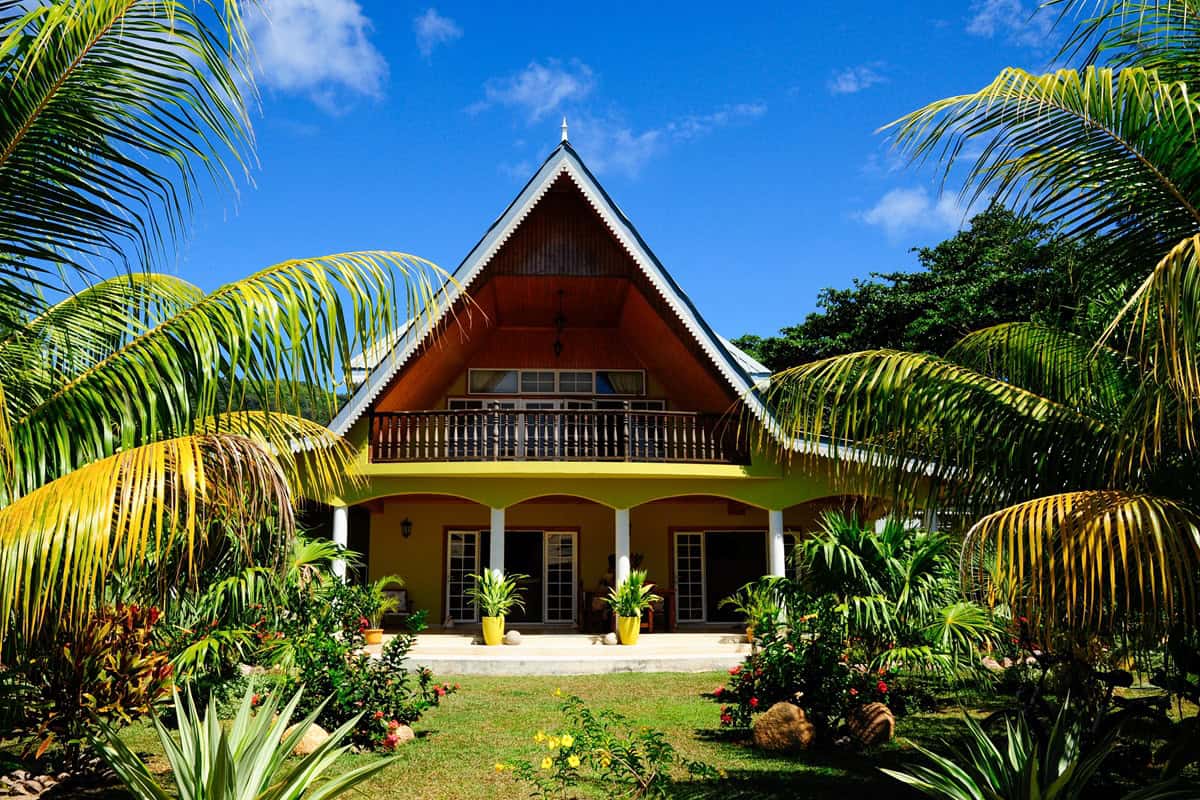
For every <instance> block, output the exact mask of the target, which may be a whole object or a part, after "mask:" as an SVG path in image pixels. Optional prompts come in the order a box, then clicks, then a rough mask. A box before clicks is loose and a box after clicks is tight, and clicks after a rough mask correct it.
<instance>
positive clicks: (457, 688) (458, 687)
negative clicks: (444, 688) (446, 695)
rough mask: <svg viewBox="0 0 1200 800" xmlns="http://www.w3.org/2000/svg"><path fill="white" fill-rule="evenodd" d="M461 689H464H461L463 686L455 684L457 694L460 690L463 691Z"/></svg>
mask: <svg viewBox="0 0 1200 800" xmlns="http://www.w3.org/2000/svg"><path fill="white" fill-rule="evenodd" d="M461 688H462V687H461V686H459V685H458V684H457V683H456V684H454V691H456V692H457V691H458V690H459V689H461Z"/></svg>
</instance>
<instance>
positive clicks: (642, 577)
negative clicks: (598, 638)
mask: <svg viewBox="0 0 1200 800" xmlns="http://www.w3.org/2000/svg"><path fill="white" fill-rule="evenodd" d="M606 600H607V602H608V605H609V607H610V608H612V610H613V612H614V613H616V615H617V616H618V617H640V616H641V615H642V612H643V611H645V610H646V609H648V608H650V606H652V605H653V604H654V603H660V602H662V597H660V596H659V595H656V594H655V593H654V584H653V583H647V582H646V571H645V570H643V569H635V570H633V571H631V572H630V573H629V577H628V578H626V579H625V580H624V581H623V582H621V583H619V584H617V585H616V586H614V587H612V588H611V589H609V590H608V597H607V598H606Z"/></svg>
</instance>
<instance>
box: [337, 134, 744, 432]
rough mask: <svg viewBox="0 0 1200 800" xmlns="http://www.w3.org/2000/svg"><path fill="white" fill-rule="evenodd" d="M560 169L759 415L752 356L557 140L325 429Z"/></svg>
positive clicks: (415, 335) (370, 390)
mask: <svg viewBox="0 0 1200 800" xmlns="http://www.w3.org/2000/svg"><path fill="white" fill-rule="evenodd" d="M564 174H565V175H566V176H567V177H568V178H570V179H571V181H572V182H573V183H574V184H575V185H576V186H577V187H578V188H579V190H580V191H581V192H582V193H583V195H584V197H585V198H586V199H587V201H588V203H589V204H590V205H591V206H592V208H593V209H595V210H596V212H597V213H598V214H599V216H600V218H601V220H603V222H604V224H605V225H606V226H607V227H608V229H609V230H610V231H611V232H612V233H613V235H614V236H616V238H617V240H618V241H619V242H620V243H621V246H622V247H623V248H624V249H625V251H626V252H627V253H629V255H630V256H631V257H632V258H633V260H634V262H635V263H636V264H637V266H638V268H639V269H641V271H642V273H643V274H644V275H645V276H646V277H647V278H648V279H649V281H650V283H651V285H652V286H653V287H654V288H655V290H656V291H657V292H658V293H659V294H660V295H661V296H662V298H663V299H664V300H665V301H666V303H667V305H668V306H669V307H670V308H671V309H672V310H673V311H674V312H675V314H676V316H677V317H679V319H680V321H682V322H683V324H684V327H685V328H686V329H687V330H688V332H689V333H690V334H691V335H692V336H693V337H694V338H695V340H696V342H697V343H699V345H700V347H701V349H702V350H704V352H705V354H706V355H707V356H708V357H709V359H710V361H711V362H712V363H713V364H714V365H715V366H716V367H717V369H718V371H719V372H720V373H721V375H722V376H723V377H724V378H725V380H726V381H727V382H728V383H729V385H730V387H731V388H732V389H733V390H734V391H735V392H736V393H737V394H738V395H739V396H741V397H744V398H745V400H746V402H747V403H748V404H749V405H750V408H751V410H752V411H753V412H754V414H755V415H756V416H758V417H759V418H760V419H763V420H764V421H765V418H766V409H765V407H764V406H763V405H762V402H761V400H759V398H758V397H757V396H756V395H755V394H754V391H753V389H754V380H753V378H752V377H751V376H750V375H748V374H747V372H749V371H750V370H747V369H746V366H749V365H746V364H745V362H744V361H742V359H743V358H744V359H746V360H749V361H753V360H752V359H749V358H748V357H747V356H745V354H741V356H742V358H739V357H738V353H740V351H737V353H735V352H733V351H736V348H733V347H732V345H727V343H726V342H725V341H723V340H721V339H720V337H718V336H717V335H716V334H715V333H713V332H712V330H711V329H710V328H709V327H708V325H707V324H705V323H704V322H703V320H701V318H700V316H699V314H698V313H697V312H696V311H695V309H694V308H693V307H692V305H691V302H690V301H689V300H688V299H687V298H686V296H685V295H683V293H682V291H681V290H680V289H679V288H678V287H677V286H676V285H675V283H674V281H672V280H671V278H670V276H668V275H667V274H666V272H665V271H664V269H663V268H662V266H661V265H660V264H659V262H658V260H657V259H656V258H655V257H654V255H653V254H652V253H651V252H650V251H649V248H648V247H646V245H645V243H644V242H643V241H642V239H641V237H640V236H639V235H638V234H637V232H636V231H635V230H634V229H633V227H632V225H631V224H630V223H629V221H628V219H627V218H626V217H625V215H624V214H623V213H621V210H620V209H619V208H617V207H616V205H615V204H614V203H613V202H612V201H611V199H610V198H609V197H608V195H607V194H606V193H605V192H604V190H603V189H602V188H601V187H600V186H599V184H597V183H596V181H595V179H594V178H593V177H592V176H591V174H590V173H589V172H588V171H587V168H586V167H585V166H584V165H583V162H582V161H580V160H579V156H578V155H576V153H575V151H574V150H573V149H571V148H570V147H569V146H560V147H559V148H558V149H556V150H555V151H554V153H553V154H551V156H550V158H548V159H547V160H546V162H545V163H544V164H542V166H541V168H540V169H539V170H538V172H537V174H535V175H534V177H533V179H532V180H530V182H529V183H528V184H526V185H525V188H524V189H523V190H522V191H521V193H520V194H519V195H518V196H517V198H516V199H515V200H514V201H513V202H512V204H511V205H509V207H508V209H507V210H506V211H505V212H504V213H503V214H502V215H501V216H500V218H499V219H497V220H496V222H495V223H494V224H493V225H492V227H491V228H490V229H489V230H488V232H487V233H486V234H485V235H484V237H483V239H481V240H480V242H479V243H478V244H477V245H475V247H474V248H473V249H472V250H471V252H470V253H469V254H467V257H466V258H465V259H463V262H462V264H460V265H459V267H458V269H457V270H455V273H454V276H453V277H454V280H453V281H451V282H448V283H447V284H446V285H445V286H443V288H442V290H441V292H440V293H439V295H440V296H439V299H438V303H439V307H438V309H437V312H436V314H435V315H434V318H432V319H428V318H427V320H426V321H425V323H424V324H422V325H421V326H420V328H419V329H418V330H414V329H413V327H412V326H411V325H408V326H404V327H403V328H401V329H400V330H398V331H397V334H398V339H397V341H395V343H394V345H393V346H392V347H391V350H390V352H389V353H388V354H387V355H386V356H384V357H383V358H381V359H380V360H379V362H378V363H377V364H375V365H374V367H373V368H372V369H371V370H370V373H369V374H368V375H367V376H366V379H365V380H364V381H363V382H362V384H360V385H359V387H358V389H357V390H356V391H355V393H354V395H353V396H352V397H351V398H350V400H349V401H348V402H347V403H346V405H345V406H343V408H342V409H341V411H339V412H338V415H337V416H336V417H335V418H334V419H333V421H332V422H330V424H329V427H330V430H332V431H333V432H334V433H335V434H337V435H339V436H344V435H345V434H346V433H347V432H348V431H349V430H350V428H351V426H353V425H354V423H355V422H357V421H358V419H359V418H360V417H362V415H363V414H365V413H366V412H367V410H368V409H369V408H370V406H371V404H372V403H373V402H374V401H375V399H376V398H377V397H378V396H379V395H380V393H382V392H383V390H384V389H385V388H386V387H387V386H388V384H390V383H391V381H392V379H393V378H394V377H395V376H396V374H397V373H398V372H399V371H400V368H401V367H403V366H404V364H406V363H407V362H408V360H409V359H410V358H412V356H413V354H414V353H415V352H416V351H417V349H418V348H419V347H420V346H421V344H422V343H423V342H424V340H425V339H426V338H427V336H428V335H429V333H430V332H431V331H432V330H433V329H434V328H435V327H436V326H437V325H438V324H439V323H440V322H441V320H442V318H443V317H444V316H445V314H446V313H447V311H448V310H449V309H450V308H451V307H452V306H453V305H454V303H455V302H456V301H457V300H458V299H459V297H460V296H461V295H462V293H463V292H465V291H467V290H469V288H470V286H471V284H472V282H473V281H474V280H475V278H477V277H478V276H479V274H480V273H481V272H482V271H483V269H484V267H486V266H487V265H488V264H489V263H490V262H491V260H492V258H493V257H494V256H495V255H496V253H497V252H498V251H499V249H500V248H501V247H502V246H503V245H504V243H505V242H506V241H508V239H509V237H511V236H512V234H513V233H514V232H515V231H516V229H517V228H518V227H519V226H520V224H521V223H522V222H523V221H524V220H525V217H527V216H528V215H529V213H530V212H531V211H532V210H533V209H534V207H536V206H537V204H538V202H539V201H540V200H541V199H542V197H543V196H544V195H545V194H546V192H547V191H548V190H549V189H550V186H551V185H552V184H553V183H554V182H555V181H556V180H557V179H558V178H559V176H561V175H564ZM372 355H373V354H372ZM754 365H755V366H758V367H761V366H762V365H761V364H757V362H754ZM355 366H358V364H355ZM362 366H364V367H365V366H367V363H366V358H364V361H363V364H362ZM764 369H765V368H764Z"/></svg>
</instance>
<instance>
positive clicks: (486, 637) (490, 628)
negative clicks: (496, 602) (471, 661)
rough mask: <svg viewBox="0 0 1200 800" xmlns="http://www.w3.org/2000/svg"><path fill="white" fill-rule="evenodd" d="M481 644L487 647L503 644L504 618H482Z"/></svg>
mask: <svg viewBox="0 0 1200 800" xmlns="http://www.w3.org/2000/svg"><path fill="white" fill-rule="evenodd" d="M483 643H484V644H486V645H488V646H494V645H498V644H503V643H504V617H484V618H483Z"/></svg>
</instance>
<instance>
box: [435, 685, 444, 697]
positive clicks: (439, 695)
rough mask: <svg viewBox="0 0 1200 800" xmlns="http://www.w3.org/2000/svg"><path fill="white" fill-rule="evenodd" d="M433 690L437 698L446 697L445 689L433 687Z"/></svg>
mask: <svg viewBox="0 0 1200 800" xmlns="http://www.w3.org/2000/svg"><path fill="white" fill-rule="evenodd" d="M433 690H434V691H435V692H437V696H438V697H444V696H445V695H446V689H445V688H444V687H442V686H435V687H433Z"/></svg>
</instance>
